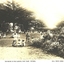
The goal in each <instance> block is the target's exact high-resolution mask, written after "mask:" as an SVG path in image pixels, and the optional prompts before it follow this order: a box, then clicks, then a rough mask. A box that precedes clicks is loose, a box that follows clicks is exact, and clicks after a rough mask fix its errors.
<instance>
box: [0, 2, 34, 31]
mask: <svg viewBox="0 0 64 64" xmlns="http://www.w3.org/2000/svg"><path fill="white" fill-rule="evenodd" d="M32 14H33V13H32V12H30V11H27V10H26V9H24V8H22V7H20V5H19V4H18V3H15V2H14V1H12V3H11V2H9V1H8V2H7V3H5V4H0V24H2V26H1V25H0V26H1V28H3V25H4V24H5V23H8V22H9V23H10V22H13V23H18V24H21V25H23V26H24V29H25V30H27V29H28V27H29V23H30V22H31V20H34V19H35V18H33V17H31V15H32ZM21 27H22V26H21ZM4 29H5V27H4V28H3V30H4Z"/></svg>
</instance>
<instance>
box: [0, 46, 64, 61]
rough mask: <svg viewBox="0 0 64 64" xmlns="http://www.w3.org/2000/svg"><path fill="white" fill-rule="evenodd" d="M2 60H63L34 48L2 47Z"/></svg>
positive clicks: (0, 57) (0, 50) (0, 48)
mask: <svg viewBox="0 0 64 64" xmlns="http://www.w3.org/2000/svg"><path fill="white" fill-rule="evenodd" d="M0 59H1V60H27V59H28V60H29V59H32V60H34V59H46V60H48V59H49V60H51V59H52V60H53V59H58V60H59V59H63V58H60V57H57V56H55V55H51V54H45V53H44V52H43V51H42V50H41V49H39V48H34V47H0Z"/></svg>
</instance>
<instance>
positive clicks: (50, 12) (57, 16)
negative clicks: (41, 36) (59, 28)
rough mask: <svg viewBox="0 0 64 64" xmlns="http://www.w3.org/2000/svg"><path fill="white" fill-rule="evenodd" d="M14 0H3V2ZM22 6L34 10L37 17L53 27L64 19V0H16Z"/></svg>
mask: <svg viewBox="0 0 64 64" xmlns="http://www.w3.org/2000/svg"><path fill="white" fill-rule="evenodd" d="M6 1H10V2H12V0H2V1H0V2H1V3H4V2H6ZM14 1H15V2H17V3H19V4H20V6H21V7H23V8H25V9H27V10H29V11H32V12H33V13H34V15H33V16H35V18H36V19H39V20H41V21H42V22H44V24H45V25H46V26H47V27H48V28H50V29H53V28H55V27H56V25H58V23H60V22H61V21H63V20H64V0H14Z"/></svg>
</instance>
